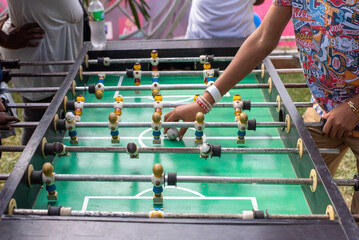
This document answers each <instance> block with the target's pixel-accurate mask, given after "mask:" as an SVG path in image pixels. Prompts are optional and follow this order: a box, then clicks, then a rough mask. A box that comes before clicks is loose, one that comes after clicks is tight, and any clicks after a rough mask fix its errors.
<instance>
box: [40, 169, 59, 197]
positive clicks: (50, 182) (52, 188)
mask: <svg viewBox="0 0 359 240" xmlns="http://www.w3.org/2000/svg"><path fill="white" fill-rule="evenodd" d="M42 182H43V183H45V184H46V190H47V200H50V201H57V198H58V194H57V191H56V185H55V173H54V166H52V164H51V163H49V162H47V163H45V164H44V165H42Z"/></svg>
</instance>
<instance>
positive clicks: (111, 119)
mask: <svg viewBox="0 0 359 240" xmlns="http://www.w3.org/2000/svg"><path fill="white" fill-rule="evenodd" d="M108 127H109V129H111V136H112V139H111V142H112V143H120V138H119V136H118V135H119V132H118V117H117V115H116V113H114V112H112V113H110V115H108Z"/></svg>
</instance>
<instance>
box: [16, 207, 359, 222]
mask: <svg viewBox="0 0 359 240" xmlns="http://www.w3.org/2000/svg"><path fill="white" fill-rule="evenodd" d="M13 214H14V215H39V216H47V215H48V210H45V209H18V208H15V209H14V210H13ZM70 216H74V217H78V216H81V217H124V218H126V217H132V218H148V217H150V212H114V211H78V210H71V214H70ZM163 217H164V218H196V219H243V214H241V213H238V214H224V213H217V214H216V213H170V212H166V211H165V212H163ZM265 217H266V218H267V219H298V220H327V219H329V215H327V214H266V215H265ZM353 217H354V215H353Z"/></svg>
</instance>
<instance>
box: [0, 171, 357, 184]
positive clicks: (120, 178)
mask: <svg viewBox="0 0 359 240" xmlns="http://www.w3.org/2000/svg"><path fill="white" fill-rule="evenodd" d="M9 175H10V174H6V173H2V174H0V180H7V179H8V177H9ZM165 178H166V179H167V176H165ZM151 179H152V175H89V174H56V175H55V180H56V181H91V182H92V181H105V182H108V181H112V182H151ZM333 181H334V183H335V184H336V185H337V186H351V187H352V186H355V185H357V184H358V180H357V179H333ZM177 182H184V183H251V184H252V183H262V184H291V185H311V184H313V179H311V178H261V177H217V176H177Z"/></svg>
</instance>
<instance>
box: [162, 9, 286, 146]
mask: <svg viewBox="0 0 359 240" xmlns="http://www.w3.org/2000/svg"><path fill="white" fill-rule="evenodd" d="M290 18H291V7H279V6H275V5H272V6H271V8H270V9H269V11H268V13H267V15H266V17H265V18H264V20H263V22H262V24H261V25H260V27H259V28H258V29H257V30H256V31H255V32H254V33H253V34H252V35H251V36H250V37H248V39H247V40H246V41H245V42H244V43H243V45H242V46H241V48H240V49H239V51H238V52H237V54H236V56H235V57H234V59H233V60H232V62H231V63H230V64H229V66H228V67H227V69H226V70H225V71H224V72H223V74H222V75H221V76H220V77H219V78H218V79H217V80H216V82H215V83H214V85H215V86H216V87H217V88H218V90H219V91H220V93H221V95H222V96H223V95H224V94H225V93H226V92H228V91H229V90H230V89H231V88H232V87H233V86H234V85H236V84H237V83H238V82H240V81H241V80H242V79H243V78H244V77H246V76H247V75H248V74H249V73H250V72H251V71H252V70H253V69H254V68H255V67H256V66H257V65H258V64H259V63H260V62H261V61H262V60H263V59H264V58H265V57H266V56H267V55H268V54H270V53H271V52H272V51H273V49H274V48H275V47H276V46H277V45H278V42H279V40H280V36H281V34H282V32H283V30H284V28H285V27H286V25H287V23H288V21H289V20H290ZM202 96H203V97H204V98H205V99H207V101H209V102H210V103H211V104H213V103H214V99H213V98H212V96H211V95H210V94H209V93H207V92H205V93H204V94H203V95H202ZM197 112H204V111H203V109H202V108H201V107H200V106H199V105H198V104H197V103H196V102H193V103H190V104H187V105H184V106H180V107H177V108H176V109H174V110H173V111H171V112H169V113H168V114H166V115H165V117H164V120H165V121H169V122H172V121H173V122H176V121H179V120H183V121H185V122H191V121H194V120H195V115H196V113H197ZM186 130H187V129H184V128H182V129H181V130H180V133H179V138H180V139H182V138H183V135H184V133H185V132H186ZM166 132H167V129H165V130H164V133H166Z"/></svg>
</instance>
